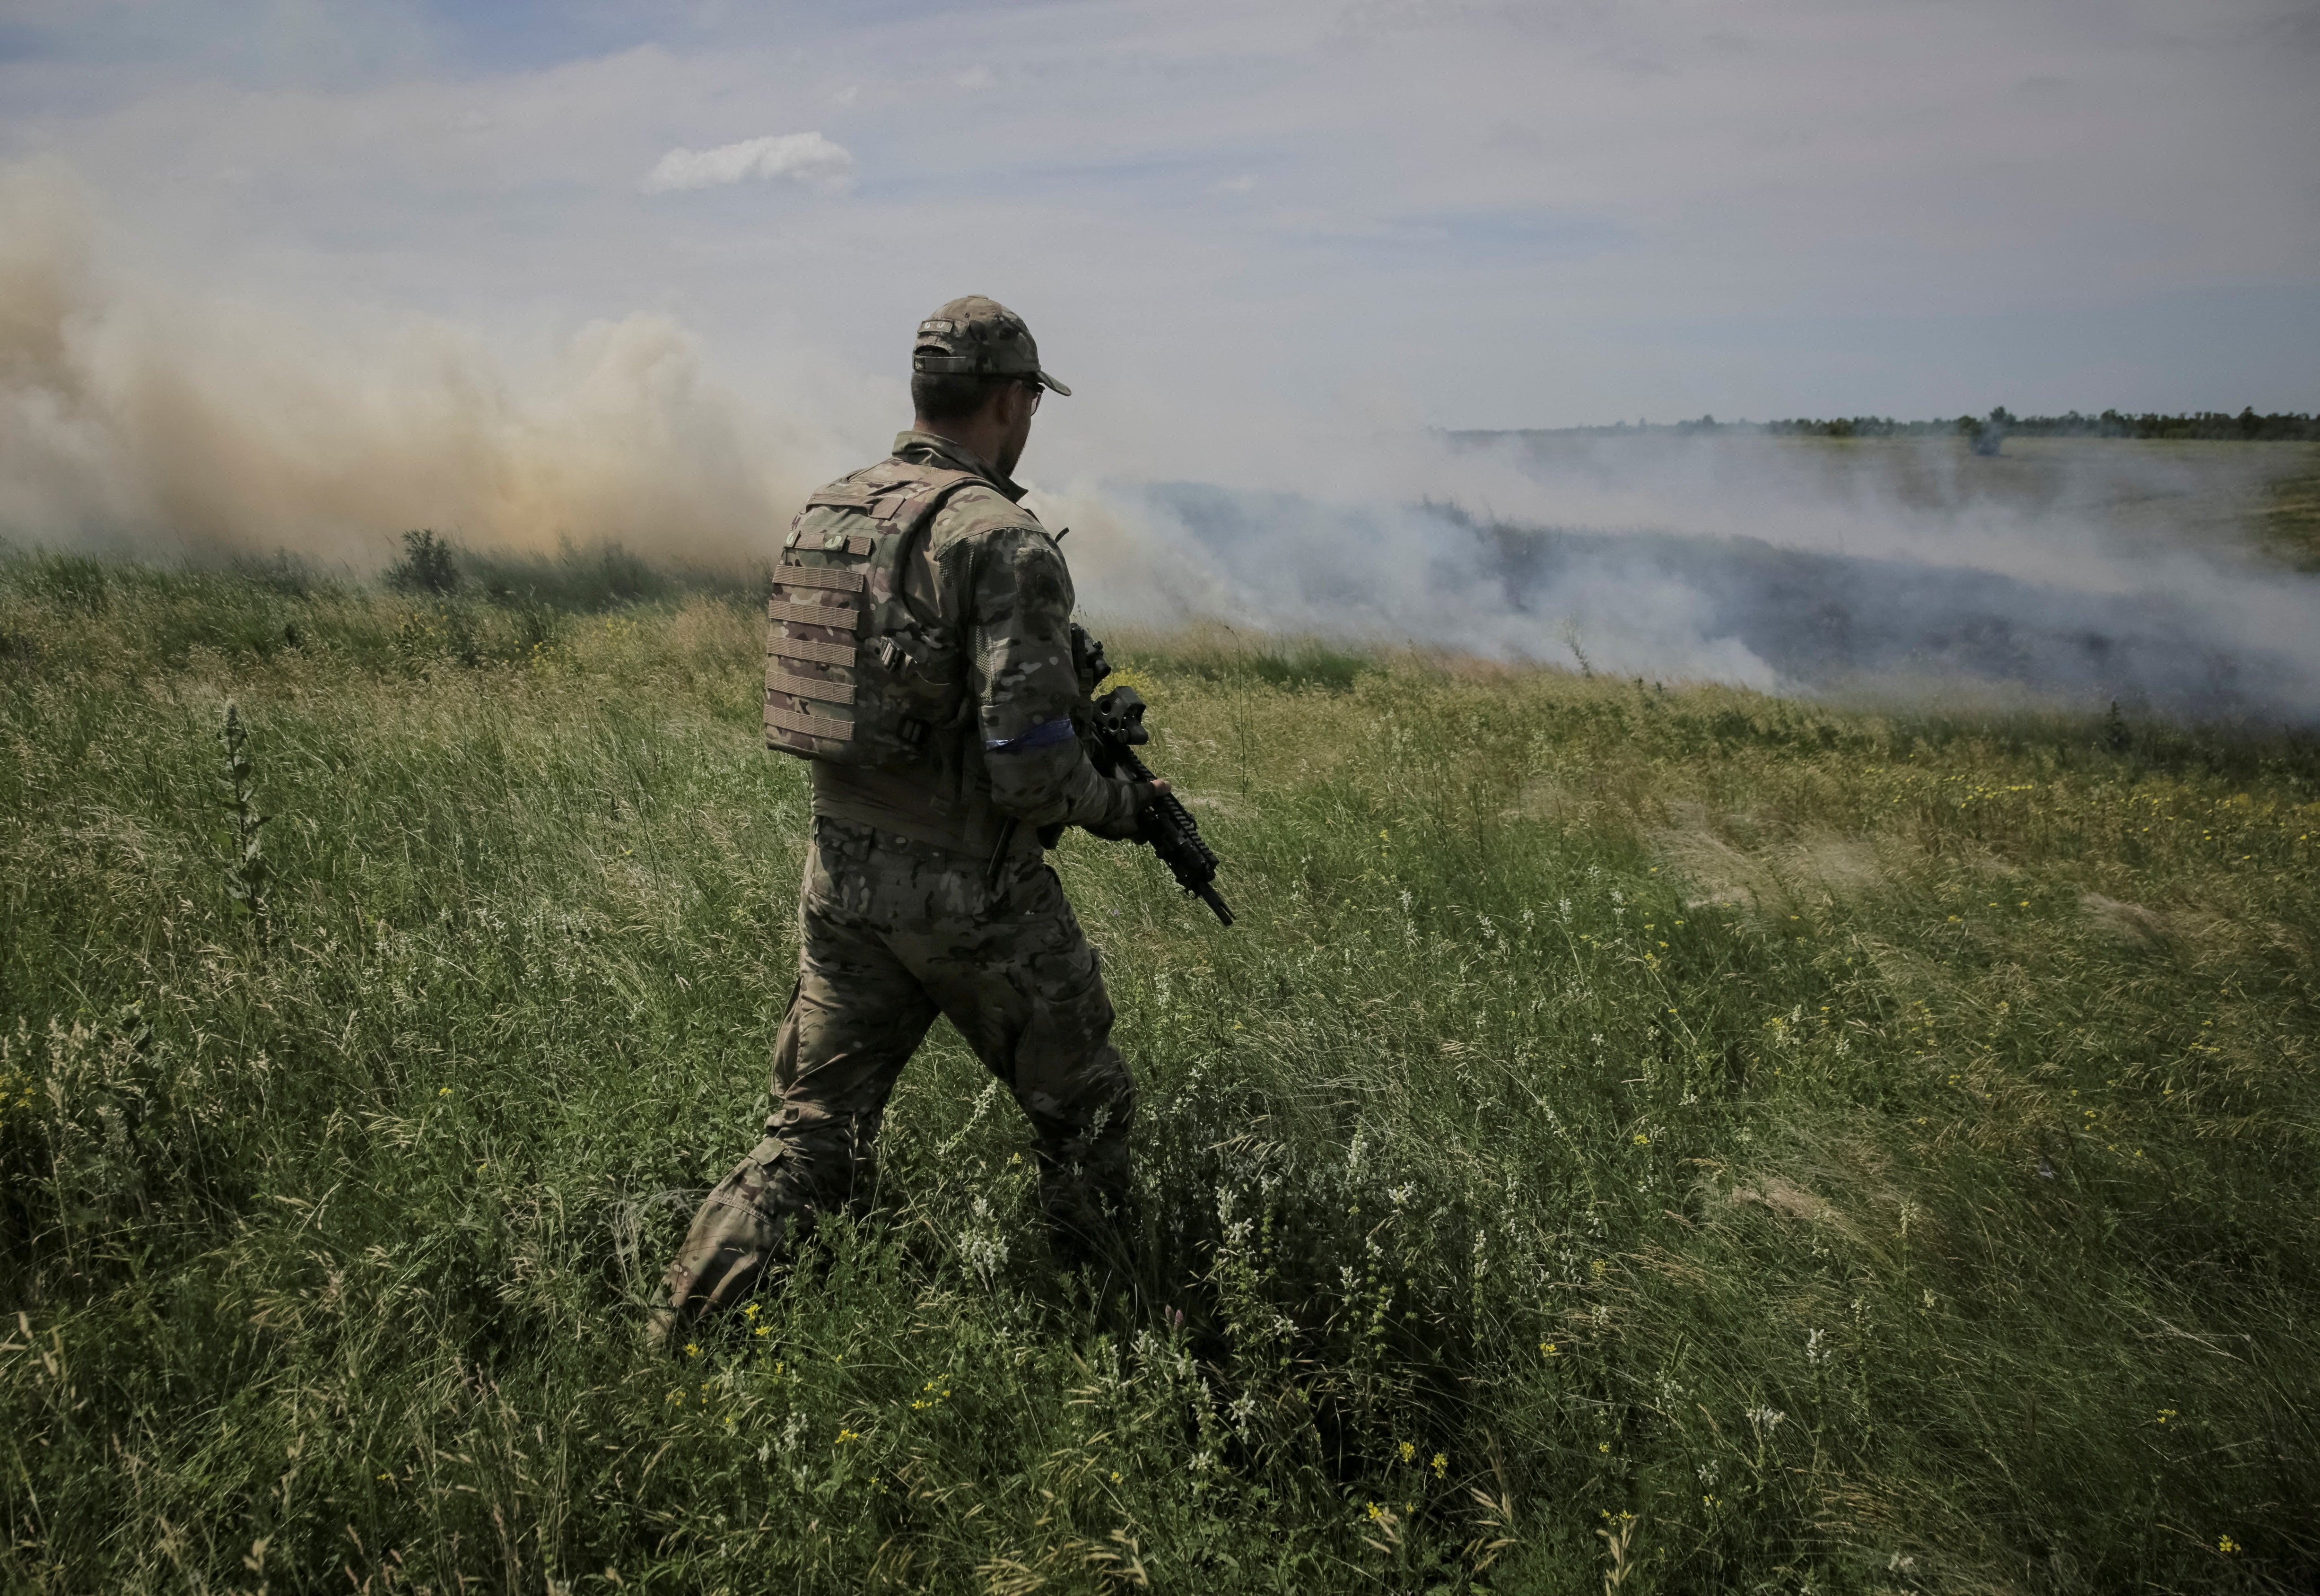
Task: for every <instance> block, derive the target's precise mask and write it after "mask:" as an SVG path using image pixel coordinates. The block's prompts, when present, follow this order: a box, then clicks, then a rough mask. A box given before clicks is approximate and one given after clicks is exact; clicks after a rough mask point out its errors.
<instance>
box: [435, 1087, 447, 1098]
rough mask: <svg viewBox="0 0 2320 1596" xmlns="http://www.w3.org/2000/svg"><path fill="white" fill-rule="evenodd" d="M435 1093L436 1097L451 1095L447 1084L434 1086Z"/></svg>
mask: <svg viewBox="0 0 2320 1596" xmlns="http://www.w3.org/2000/svg"><path fill="white" fill-rule="evenodd" d="M435 1095H436V1096H438V1097H449V1096H450V1095H451V1089H450V1088H449V1086H438V1087H436V1088H435Z"/></svg>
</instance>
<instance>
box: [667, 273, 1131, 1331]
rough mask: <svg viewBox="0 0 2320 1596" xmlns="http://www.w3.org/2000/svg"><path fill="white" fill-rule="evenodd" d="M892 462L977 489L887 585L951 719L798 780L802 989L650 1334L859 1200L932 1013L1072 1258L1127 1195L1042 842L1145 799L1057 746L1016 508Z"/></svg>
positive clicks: (1098, 1012)
mask: <svg viewBox="0 0 2320 1596" xmlns="http://www.w3.org/2000/svg"><path fill="white" fill-rule="evenodd" d="M962 306H965V307H966V314H964V315H959V316H956V318H954V319H955V320H956V322H960V323H964V324H965V325H968V326H970V327H971V326H972V325H973V324H974V322H972V321H971V320H970V318H971V317H974V316H975V315H978V314H980V315H982V317H983V320H984V321H986V322H987V321H989V320H990V319H991V318H990V316H989V314H988V313H984V312H983V311H982V307H986V306H987V307H988V311H989V312H992V313H997V315H999V316H1001V317H1008V318H1009V319H1010V320H1012V318H1011V315H1010V313H1007V312H1005V311H1004V310H1003V309H1001V307H999V306H996V305H993V304H991V302H989V301H955V302H953V304H950V305H947V306H945V307H944V309H943V311H942V312H939V313H938V316H939V317H944V318H953V313H956V312H959V311H960V310H961V307H962ZM937 324H938V323H937V322H929V323H926V324H925V325H928V326H933V325H937ZM1015 326H1016V328H1017V329H1018V330H1019V331H1020V322H1015ZM1010 336H1011V335H1010ZM924 347H925V346H924V345H922V346H921V348H922V349H924ZM954 347H955V346H954ZM1021 348H1022V349H1023V350H1024V351H1025V355H1024V357H1023V358H1026V359H1027V360H1028V362H1029V365H1030V367H1031V371H1032V373H1033V374H1036V375H1037V376H1038V377H1039V379H1040V380H1042V381H1043V382H1046V383H1047V385H1051V386H1054V387H1056V388H1057V389H1058V390H1060V391H1065V392H1068V390H1062V388H1061V385H1060V384H1056V383H1054V382H1053V379H1052V378H1047V377H1046V376H1045V374H1044V373H1038V372H1037V365H1036V361H1037V356H1036V351H1035V350H1032V349H1031V346H1030V340H1029V334H1028V332H1022V333H1021ZM894 455H895V458H899V459H902V460H905V461H910V462H913V463H916V464H920V465H927V466H933V467H942V468H947V469H953V470H965V471H972V472H974V473H975V474H976V475H977V476H978V477H979V478H980V480H979V481H977V482H974V483H973V484H971V485H967V486H965V487H964V488H962V489H959V490H958V491H956V492H955V493H953V494H951V496H950V497H949V498H948V499H947V501H945V503H944V507H943V508H942V510H941V511H940V512H939V513H938V516H937V517H936V519H935V520H934V521H933V523H932V525H931V527H930V528H929V534H928V537H927V539H926V540H925V543H924V546H923V549H922V550H921V552H920V554H919V555H918V556H917V557H916V558H913V559H912V560H911V562H910V564H909V566H908V567H907V568H906V570H905V572H904V573H903V583H902V586H903V591H904V593H905V594H906V596H907V598H908V601H909V602H910V603H911V606H912V609H913V611H914V612H917V613H919V614H920V615H921V616H923V617H924V619H925V620H926V621H927V623H928V626H929V630H930V632H932V633H933V634H934V635H938V636H946V637H948V638H952V639H958V642H959V648H960V652H961V654H962V656H963V658H962V659H961V662H960V663H961V665H962V667H964V669H965V674H966V679H967V681H968V683H969V691H968V693H967V694H966V704H965V708H963V710H962V712H961V716H960V724H959V725H958V726H957V727H956V728H954V729H950V730H947V731H945V730H938V733H937V734H936V736H935V737H933V738H932V739H930V741H929V747H928V748H927V749H926V750H925V752H924V753H923V754H922V755H921V756H920V757H917V758H915V759H912V760H910V761H908V762H905V763H900V764H895V765H889V766H879V767H875V768H868V767H863V766H839V765H835V764H830V763H825V762H822V761H820V760H817V761H816V762H815V763H814V765H813V799H814V822H813V827H814V835H813V845H812V848H811V852H810V853H809V854H808V855H807V858H806V866H805V878H804V881H803V883H802V886H801V889H800V892H799V921H800V951H799V960H798V964H799V975H798V985H797V990H796V993H794V995H793V997H792V999H791V1002H790V1009H789V1013H788V1016H787V1018H786V1019H784V1021H783V1023H782V1028H781V1031H780V1035H779V1037H778V1038H777V1039H776V1041H775V1049H774V1069H773V1096H774V1113H773V1115H772V1117H771V1118H770V1119H769V1120H766V1134H765V1139H764V1140H762V1141H760V1142H759V1143H758V1144H757V1147H755V1148H754V1149H752V1150H751V1152H750V1153H749V1155H748V1156H747V1157H746V1158H744V1159H742V1160H741V1163H740V1165H739V1167H737V1168H736V1169H735V1170H734V1171H733V1173H732V1174H730V1175H728V1176H727V1177H726V1178H725V1180H724V1182H723V1183H721V1184H720V1185H719V1186H718V1187H717V1188H716V1189H715V1190H714V1191H713V1192H711V1193H710V1195H709V1198H708V1200H707V1202H704V1203H703V1204H702V1208H701V1211H700V1212H699V1213H698V1214H697V1215H696V1216H695V1217H694V1219H693V1226H692V1229H691V1230H690V1232H689V1233H688V1234H687V1235H686V1237H685V1240H684V1246H683V1247H682V1248H681V1250H680V1251H679V1253H678V1255H677V1257H676V1260H675V1263H673V1264H672V1265H670V1266H669V1270H668V1274H667V1285H668V1292H669V1306H668V1307H667V1308H666V1309H664V1310H660V1311H659V1312H657V1314H656V1315H655V1325H654V1333H655V1336H656V1338H666V1336H667V1334H668V1333H669V1332H670V1330H671V1329H673V1328H677V1327H679V1326H682V1325H684V1324H689V1323H690V1322H692V1321H693V1319H697V1318H699V1317H700V1316H701V1315H702V1314H704V1313H707V1312H711V1311H714V1310H720V1309H722V1308H725V1307H727V1306H730V1304H731V1303H732V1302H733V1301H736V1300H737V1299H739V1297H741V1296H743V1295H745V1294H746V1293H748V1292H749V1291H750V1290H751V1289H752V1288H753V1287H754V1285H755V1284H756V1283H757V1280H758V1278H759V1276H760V1275H761V1274H763V1273H764V1272H765V1271H766V1269H768V1268H770V1267H775V1266H778V1265H781V1264H782V1263H783V1262H784V1261H785V1260H786V1258H787V1257H788V1256H789V1254H790V1252H791V1250H792V1249H793V1247H794V1245H795V1243H796V1240H797V1238H799V1237H800V1236H801V1235H802V1234H803V1233H804V1232H805V1231H806V1230H807V1229H810V1228H811V1224H812V1222H813V1219H814V1216H815V1215H817V1214H819V1213H821V1212H826V1211H831V1210H833V1209H837V1208H840V1207H844V1206H848V1205H851V1204H856V1203H859V1202H863V1201H865V1199H866V1196H867V1190H868V1183H869V1175H870V1165H869V1155H870V1152H871V1147H872V1144H873V1142H874V1141H875V1138H876V1136H877V1131H878V1125H879V1120H880V1119H881V1117H882V1116H883V1114H884V1110H885V1104H886V1100H887V1097H888V1096H889V1095H890V1094H891V1093H892V1092H893V1087H894V1082H895V1080H896V1078H897V1077H898V1076H899V1075H901V1073H902V1066H904V1065H905V1064H906V1063H908V1062H909V1060H910V1057H911V1054H912V1052H913V1051H915V1050H916V1048H917V1047H918V1045H919V1042H920V1039H921V1038H923V1037H924V1036H925V1035H926V1032H927V1029H928V1027H929V1026H930V1025H931V1024H933V1022H934V1019H935V1016H936V1015H937V1014H943V1015H947V1016H948V1018H949V1019H950V1021H951V1023H952V1024H953V1025H954V1026H956V1028H957V1029H958V1031H959V1034H960V1035H962V1036H964V1037H965V1038H966V1040H967V1043H968V1045H969V1046H970V1047H973V1048H974V1051H975V1055H976V1056H978V1057H979V1058H981V1059H982V1060H983V1064H984V1066H986V1067H988V1068H989V1069H990V1070H991V1072H992V1074H993V1075H996V1076H997V1077H998V1078H999V1079H1000V1080H1001V1081H1003V1082H1005V1083H1006V1084H1007V1086H1008V1088H1009V1090H1010V1091H1011V1092H1012V1093H1013V1094H1014V1097H1015V1101H1016V1102H1017V1103H1018V1104H1020V1106H1021V1108H1022V1110H1023V1112H1024V1114H1025V1116H1026V1117H1027V1118H1028V1119H1029V1120H1030V1122H1031V1127H1032V1130H1033V1133H1034V1136H1035V1145H1036V1149H1037V1156H1038V1168H1039V1190H1040V1199H1041V1202H1042V1203H1043V1205H1044V1207H1045V1209H1046V1211H1047V1217H1048V1220H1049V1223H1050V1225H1051V1226H1052V1227H1053V1228H1054V1229H1055V1230H1056V1233H1057V1237H1058V1240H1059V1242H1060V1243H1061V1245H1062V1250H1063V1251H1064V1252H1065V1254H1066V1256H1071V1255H1075V1254H1082V1253H1084V1252H1085V1251H1086V1250H1087V1249H1089V1248H1090V1247H1092V1246H1093V1245H1095V1244H1096V1243H1097V1242H1098V1241H1099V1240H1100V1238H1101V1237H1102V1236H1103V1235H1104V1234H1105V1233H1106V1232H1107V1231H1108V1229H1110V1218H1111V1216H1110V1212H1109V1211H1116V1210H1117V1209H1118V1208H1119V1207H1120V1206H1122V1205H1124V1204H1125V1203H1126V1202H1127V1201H1128V1194H1129V1190H1130V1185H1129V1170H1128V1128H1129V1124H1130V1121H1131V1120H1132V1118H1133V1116H1134V1113H1135V1108H1136V1090H1135V1085H1134V1084H1133V1082H1131V1081H1130V1079H1129V1077H1128V1069H1127V1066H1126V1065H1124V1064H1123V1063H1122V1062H1121V1060H1120V1057H1119V1053H1118V1052H1117V1051H1115V1050H1114V1049H1113V1047H1112V1046H1111V1042H1110V1031H1111V1021H1112V1009H1111V1003H1110V999H1109V998H1107V997H1106V996H1105V994H1104V989H1103V980H1102V977H1101V975H1100V974H1099V973H1098V971H1097V968H1096V957H1095V950H1094V949H1093V948H1091V947H1089V946H1088V941H1087V939H1086V937H1085V936H1084V935H1083V934H1082V932H1081V930H1080V927H1079V922H1078V921H1077V920H1075V919H1074V917H1073V914H1072V911H1071V905H1070V904H1069V903H1067V902H1065V899H1064V894H1063V889H1062V886H1061V884H1060V883H1058V882H1057V880H1056V875H1055V872H1054V871H1052V870H1050V869H1049V868H1048V867H1047V865H1046V864H1045V863H1044V861H1043V860H1042V858H1041V856H1040V848H1039V838H1038V831H1039V830H1040V829H1041V828H1047V829H1049V835H1050V836H1052V835H1053V834H1054V829H1056V828H1058V827H1060V826H1062V825H1065V824H1078V825H1082V826H1084V827H1086V828H1088V829H1089V830H1092V831H1095V832H1097V833H1098V834H1099V835H1106V836H1115V837H1117V836H1126V835H1128V834H1130V832H1131V831H1132V829H1133V826H1134V820H1135V814H1136V811H1137V807H1138V806H1139V805H1140V803H1143V802H1144V801H1145V800H1146V798H1147V796H1148V793H1149V789H1148V788H1145V787H1141V786H1140V785H1139V784H1132V783H1128V782H1122V781H1118V780H1114V779H1112V778H1110V777H1106V776H1103V775H1099V774H1097V772H1096V771H1095V769H1094V768H1093V767H1092V766H1091V765H1090V764H1089V763H1088V760H1087V757H1086V755H1085V754H1084V753H1083V751H1082V749H1081V747H1080V744H1079V741H1078V739H1077V738H1076V737H1075V736H1074V735H1073V733H1072V712H1073V707H1074V703H1076V702H1079V701H1082V700H1083V699H1084V696H1085V692H1084V687H1083V684H1081V683H1080V682H1078V681H1077V679H1076V677H1075V676H1074V667H1073V663H1072V653H1071V642H1070V621H1071V612H1072V605H1073V593H1072V581H1071V574H1070V572H1069V571H1068V570H1067V569H1066V568H1065V564H1064V559H1063V555H1062V552H1061V550H1060V549H1058V548H1057V547H1056V541H1055V540H1054V539H1052V538H1051V537H1049V536H1048V535H1047V532H1046V530H1044V529H1042V528H1041V527H1040V525H1039V523H1038V520H1037V519H1036V518H1034V517H1033V516H1032V515H1031V514H1030V513H1029V512H1028V511H1026V510H1024V509H1023V508H1022V507H1021V506H1020V503H1018V501H1019V500H1020V498H1021V497H1022V494H1023V490H1022V489H1021V488H1020V487H1018V486H1017V485H1015V484H1014V483H1012V482H1010V480H1008V479H1007V478H1006V477H1005V476H1002V475H1001V474H1000V473H999V472H998V471H996V470H995V469H993V468H992V467H991V466H990V464H989V463H988V462H986V461H983V460H982V459H980V458H977V457H976V456H975V455H974V453H973V452H972V451H970V450H968V449H965V448H964V447H963V446H961V445H959V444H957V443H956V442H953V441H951V440H947V439H944V438H940V437H938V436H936V435H934V434H931V433H926V432H904V433H902V435H901V436H900V437H898V438H897V439H896V440H894Z"/></svg>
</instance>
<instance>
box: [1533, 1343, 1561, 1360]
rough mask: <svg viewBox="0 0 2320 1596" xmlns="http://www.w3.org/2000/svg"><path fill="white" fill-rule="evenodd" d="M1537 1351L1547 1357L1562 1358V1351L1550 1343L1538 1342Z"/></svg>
mask: <svg viewBox="0 0 2320 1596" xmlns="http://www.w3.org/2000/svg"><path fill="white" fill-rule="evenodd" d="M1538 1349H1539V1351H1540V1353H1541V1354H1543V1355H1544V1356H1547V1357H1561V1356H1563V1351H1562V1349H1561V1348H1560V1347H1556V1346H1555V1344H1554V1342H1552V1341H1542V1342H1540V1343H1539V1344H1538Z"/></svg>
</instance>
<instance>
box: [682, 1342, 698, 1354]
mask: <svg viewBox="0 0 2320 1596" xmlns="http://www.w3.org/2000/svg"><path fill="white" fill-rule="evenodd" d="M684 1356H687V1357H699V1356H701V1343H700V1342H698V1341H687V1342H686V1343H685V1344H684Z"/></svg>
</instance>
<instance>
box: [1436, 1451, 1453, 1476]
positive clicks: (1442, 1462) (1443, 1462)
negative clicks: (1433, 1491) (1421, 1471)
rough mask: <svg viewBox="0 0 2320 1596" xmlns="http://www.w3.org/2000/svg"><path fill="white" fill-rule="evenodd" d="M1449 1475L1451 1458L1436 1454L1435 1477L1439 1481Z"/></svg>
mask: <svg viewBox="0 0 2320 1596" xmlns="http://www.w3.org/2000/svg"><path fill="white" fill-rule="evenodd" d="M1449 1473H1450V1459H1449V1457H1448V1456H1447V1455H1445V1454H1444V1453H1440V1452H1436V1454H1435V1455H1434V1477H1435V1478H1436V1479H1437V1480H1439V1479H1443V1478H1445V1476H1447V1475H1448V1474H1449Z"/></svg>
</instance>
